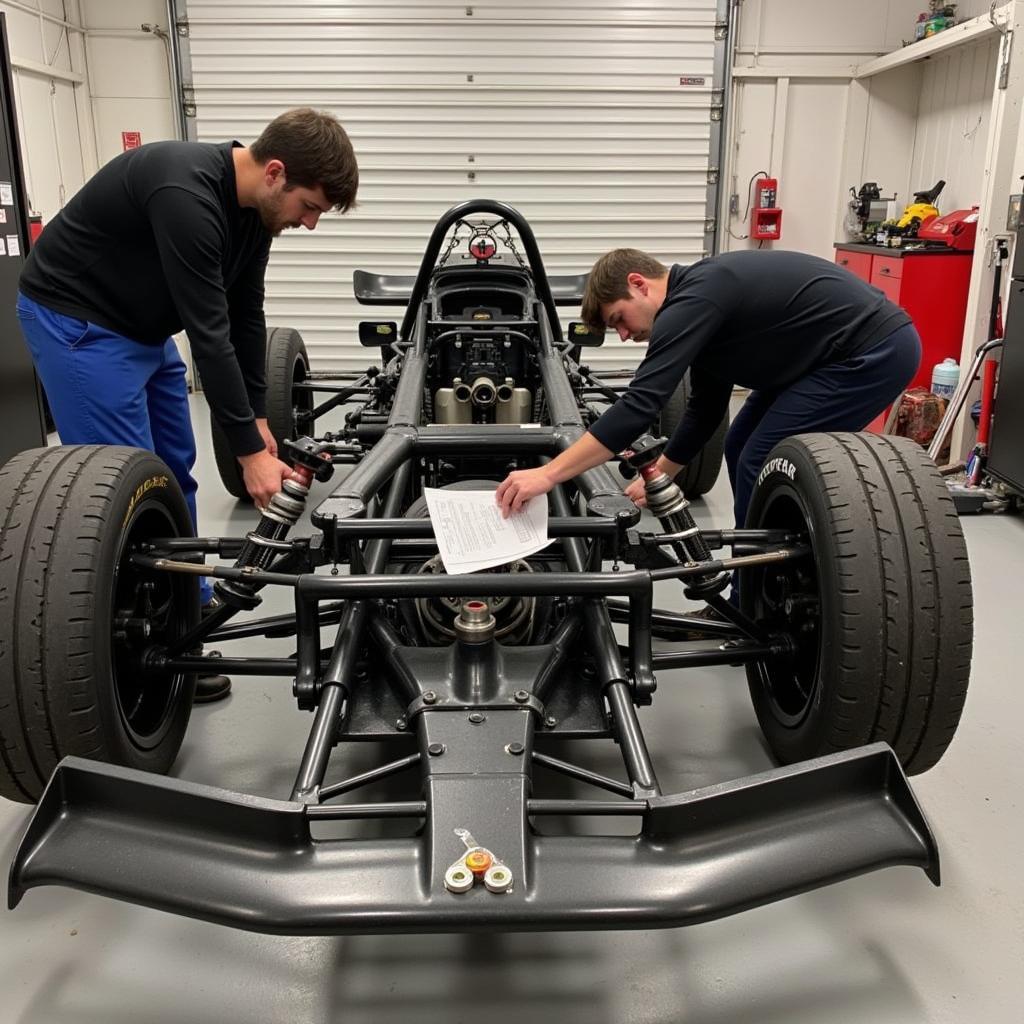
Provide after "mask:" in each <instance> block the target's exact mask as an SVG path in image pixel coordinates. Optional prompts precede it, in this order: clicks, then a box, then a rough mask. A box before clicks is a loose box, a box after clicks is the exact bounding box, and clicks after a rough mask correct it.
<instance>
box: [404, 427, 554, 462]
mask: <svg viewBox="0 0 1024 1024" xmlns="http://www.w3.org/2000/svg"><path fill="white" fill-rule="evenodd" d="M482 445H485V446H486V450H487V453H488V455H557V454H558V453H559V452H560V451H561V450H562V447H563V446H562V444H561V441H560V437H559V435H558V434H557V433H554V432H553V431H552V430H551V428H550V427H538V428H536V429H535V430H521V429H519V428H518V427H505V426H501V427H496V428H494V429H488V428H487V427H486V426H477V427H471V428H467V427H464V426H461V425H456V426H440V427H438V426H435V427H420V428H419V430H418V431H417V436H416V441H415V446H414V450H415V454H416V455H473V454H476V453H479V451H480V448H481V446H482Z"/></svg>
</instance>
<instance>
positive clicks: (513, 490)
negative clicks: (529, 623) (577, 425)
mask: <svg viewBox="0 0 1024 1024" xmlns="http://www.w3.org/2000/svg"><path fill="white" fill-rule="evenodd" d="M583 319H584V320H585V321H586V323H587V324H588V325H589V326H590V329H591V330H597V331H603V330H604V329H605V325H607V326H608V327H611V328H613V329H614V330H615V331H617V332H618V334H619V337H620V338H621V339H622V340H623V341H625V340H627V339H629V338H632V339H633V340H634V341H648V342H649V345H648V349H647V355H646V356H645V357H644V360H643V362H642V363H641V364H640V366H639V367H638V368H637V371H636V374H635V376H634V377H633V380H632V382H631V383H630V386H629V388H628V389H627V390H626V392H625V393H624V394H623V395H622V397H621V398H620V399H619V400H618V401H617V402H616V403H615V404H614V405H613V406H612V407H611V408H610V409H608V410H607V411H606V412H605V413H604V415H602V416H601V417H600V418H599V419H598V420H597V421H596V422H595V423H594V424H593V425H592V426H591V427H590V430H589V431H588V432H587V433H586V434H584V435H583V437H581V438H580V439H579V440H578V441H577V442H576V443H575V444H573V445H572V446H570V447H569V448H567V449H566V450H565V451H564V452H562V453H561V454H560V455H558V456H557V457H556V458H554V459H552V460H551V462H549V463H548V464H547V465H546V466H542V467H540V468H539V469H527V470H520V471H518V472H515V473H511V474H510V475H509V476H508V477H507V478H506V479H505V481H504V482H503V483H502V484H501V485H500V486H499V487H498V491H497V499H498V502H499V504H500V505H501V506H502V511H503V513H504V514H505V515H508V514H509V513H510V512H515V511H518V510H519V509H520V508H522V506H523V504H524V503H525V502H526V501H528V500H529V499H530V498H532V497H533V496H534V495H537V494H544V493H546V492H547V491H549V490H550V489H551V488H552V487H553V486H554V485H555V484H556V483H561V482H562V481H564V480H569V479H572V478H573V477H574V476H576V475H578V474H579V473H582V472H583V471H584V470H586V469H590V468H591V467H592V466H596V465H599V464H600V463H602V462H604V461H606V460H607V459H609V458H611V457H612V455H613V454H614V453H616V452H618V451H620V450H621V449H623V448H626V447H628V446H629V444H631V443H632V442H633V441H634V440H635V439H636V438H637V437H638V436H639V435H640V434H642V433H643V432H644V431H645V430H647V429H649V427H650V424H651V422H652V421H653V420H654V418H655V417H656V416H657V415H658V413H659V412H660V411H661V409H662V408H663V407H664V405H665V403H666V402H667V401H668V399H669V397H670V396H671V395H672V394H673V393H674V391H675V390H676V388H677V387H678V385H679V383H680V381H681V380H682V377H683V374H684V373H685V372H686V370H687V369H689V370H690V383H691V394H690V401H689V405H688V406H687V409H686V412H685V414H684V415H683V418H682V420H681V421H680V423H679V426H678V427H677V428H676V430H675V432H674V433H673V435H672V437H671V438H670V439H669V442H668V445H667V446H666V448H665V453H664V455H662V456H661V458H660V459H659V460H658V467H659V468H660V469H661V470H663V471H664V472H665V473H667V474H669V475H670V476H674V475H675V474H677V473H678V472H679V470H680V469H681V468H682V467H683V466H684V465H685V464H686V462H688V461H689V460H690V459H692V458H693V457H694V456H695V455H696V454H697V453H698V452H699V451H700V450H701V448H703V446H704V444H705V443H706V442H707V441H708V439H709V438H710V437H711V435H712V434H713V433H714V431H715V428H716V426H717V425H718V424H719V423H720V422H721V420H722V417H723V416H724V415H725V412H726V410H727V409H728V407H729V397H730V395H731V394H732V388H733V386H734V385H736V384H739V385H741V386H744V387H748V388H750V389H751V394H750V396H749V397H748V398H747V401H746V402H745V403H744V405H743V408H742V409H741V410H740V411H739V413H738V414H737V416H736V419H735V420H734V422H733V424H732V427H731V428H730V430H729V434H728V436H727V438H726V443H725V457H726V463H727V465H728V468H729V479H730V481H731V483H732V488H733V497H734V511H735V515H736V525H737V526H743V524H744V522H745V520H746V512H747V504H748V503H749V501H750V495H751V492H752V490H753V487H754V482H755V480H756V479H757V474H758V473H759V472H760V470H761V466H762V464H763V463H764V460H765V458H766V456H767V455H768V453H769V452H770V451H771V449H772V448H773V447H774V446H775V445H776V444H777V443H778V442H779V441H781V440H782V439H783V438H785V437H790V436H792V435H793V434H799V433H803V432H806V431H818V430H862V429H863V428H864V427H865V426H866V425H867V424H868V423H870V422H871V420H873V419H874V418H875V417H876V416H877V415H878V414H879V413H880V412H881V411H882V410H883V409H885V407H886V406H887V405H889V404H890V403H891V402H892V401H893V400H894V399H895V398H896V397H897V396H898V395H899V394H900V392H901V391H902V390H903V389H904V388H905V387H906V385H907V384H908V383H909V381H910V380H911V378H912V377H913V376H914V374H915V373H916V371H917V367H918V364H919V362H920V360H921V342H920V339H919V338H918V336H917V332H916V331H915V330H914V327H913V325H912V323H911V321H910V318H909V317H908V316H907V314H906V313H905V312H904V311H903V310H902V309H900V308H899V307H898V306H896V305H894V304H893V303H891V302H889V300H888V299H886V298H885V296H884V295H882V293H881V292H880V291H878V290H877V289H875V288H872V287H870V286H869V285H867V284H865V283H864V282H863V281H861V280H859V279H858V278H856V277H854V276H853V275H852V274H850V273H849V272H847V271H846V270H843V269H842V268H841V267H838V266H836V265H835V264H832V263H829V262H827V261H826V260H822V259H818V258H817V257H815V256H808V255H805V254H803V253H796V252H758V251H756V250H748V251H742V252H730V253H723V254H722V255H720V256H715V257H711V258H710V259H706V260H701V261H700V262H699V263H695V264H693V265H692V266H690V267H681V266H678V265H677V266H673V267H672V268H671V270H669V269H667V268H666V267H664V266H662V264H661V263H659V262H658V261H657V260H656V259H654V258H653V257H652V256H649V255H647V254H646V253H643V252H639V251H638V250H636V249H616V250H614V251H613V252H610V253H608V254H606V255H605V256H602V257H601V259H599V260H598V261H597V263H596V264H595V265H594V269H593V270H592V271H591V274H590V277H589V279H588V282H587V290H586V294H585V295H584V302H583ZM626 493H627V494H628V495H629V496H630V497H631V498H633V500H634V501H636V502H637V503H638V504H643V482H642V481H641V480H635V481H633V483H632V484H630V485H629V487H627V488H626Z"/></svg>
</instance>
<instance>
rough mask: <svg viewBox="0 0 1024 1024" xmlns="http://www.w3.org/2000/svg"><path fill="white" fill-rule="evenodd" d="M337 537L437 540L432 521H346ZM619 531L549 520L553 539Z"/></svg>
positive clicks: (597, 521) (574, 520) (594, 520)
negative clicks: (349, 535)
mask: <svg viewBox="0 0 1024 1024" xmlns="http://www.w3.org/2000/svg"><path fill="white" fill-rule="evenodd" d="M334 532H335V536H337V537H344V536H346V535H348V534H354V535H356V536H358V537H359V539H360V540H362V539H370V538H371V537H390V538H396V539H397V538H408V539H418V538H424V537H425V538H433V537H434V524H433V523H432V522H431V521H430V520H429V519H345V520H342V521H341V522H339V523H337V525H336V526H335V528H334ZM618 532H619V527H618V524H617V523H616V522H615V520H614V519H608V518H601V517H596V516H588V517H587V518H586V519H584V518H581V517H580V516H552V517H551V518H549V519H548V536H549V537H608V538H611V537H615V536H617V535H618Z"/></svg>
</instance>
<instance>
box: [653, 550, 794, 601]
mask: <svg viewBox="0 0 1024 1024" xmlns="http://www.w3.org/2000/svg"><path fill="white" fill-rule="evenodd" d="M810 553H811V549H810V547H809V546H808V545H806V544H795V545H793V547H790V548H779V549H778V550H776V551H761V552H759V553H758V554H756V555H741V556H739V557H738V558H712V559H709V560H708V561H706V562H701V563H700V565H680V566H671V567H670V568H667V569H651V570H650V573H651V579H652V580H653V581H654V582H655V583H657V582H658V581H659V580H684V579H686V578H687V577H688V576H707V575H711V574H713V573H716V572H718V571H720V570H730V569H742V568H744V567H746V566H750V565H771V564H772V563H775V562H789V561H792V560H793V559H795V558H806V557H807V556H808V555H809V554H810ZM708 603H709V604H710V603H711V602H710V600H709V601H708Z"/></svg>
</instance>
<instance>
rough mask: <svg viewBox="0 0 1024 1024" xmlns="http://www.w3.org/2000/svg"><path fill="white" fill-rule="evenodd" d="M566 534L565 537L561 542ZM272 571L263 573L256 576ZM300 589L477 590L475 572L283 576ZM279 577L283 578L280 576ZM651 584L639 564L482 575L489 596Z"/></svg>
mask: <svg viewBox="0 0 1024 1024" xmlns="http://www.w3.org/2000/svg"><path fill="white" fill-rule="evenodd" d="M568 539H569V538H564V539H563V543H565V542H566V541H567V540H568ZM268 575H273V574H270V573H263V574H259V576H257V577H256V578H257V579H262V578H263V577H264V576H268ZM283 579H284V580H288V581H289V582H290V583H293V584H294V585H295V586H296V587H297V588H298V589H299V590H301V591H303V592H304V593H307V594H315V595H317V596H332V597H338V596H341V595H344V596H345V597H349V598H352V599H355V600H360V599H365V600H374V599H378V598H384V597H410V598H412V597H474V596H479V594H480V577H479V576H477V575H474V574H473V573H462V574H459V575H456V576H403V577H402V578H400V579H396V578H395V577H394V576H387V575H372V576H371V575H366V576H347V577H342V576H317V575H314V574H313V573H306V574H304V575H302V576H294V577H284V578H283ZM282 581H283V580H282ZM649 586H650V579H649V574H648V573H647V572H645V571H643V570H639V571H636V572H618V573H597V572H595V573H571V572H564V573H562V572H550V573H544V574H540V573H509V574H497V573H496V574H494V575H493V576H488V577H487V593H488V595H489V596H491V597H509V596H511V597H558V596H568V597H604V596H606V595H607V594H638V593H641V592H642V591H644V590H647V589H648V588H649Z"/></svg>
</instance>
